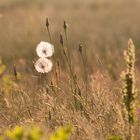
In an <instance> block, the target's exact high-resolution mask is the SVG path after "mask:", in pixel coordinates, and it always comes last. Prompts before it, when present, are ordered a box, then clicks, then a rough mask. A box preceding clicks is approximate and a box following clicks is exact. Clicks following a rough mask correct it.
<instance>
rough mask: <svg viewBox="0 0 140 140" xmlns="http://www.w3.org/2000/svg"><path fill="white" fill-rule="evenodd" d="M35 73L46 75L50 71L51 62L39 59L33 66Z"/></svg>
mask: <svg viewBox="0 0 140 140" xmlns="http://www.w3.org/2000/svg"><path fill="white" fill-rule="evenodd" d="M34 66H35V69H36V70H37V72H40V73H48V72H50V71H51V70H52V66H53V64H52V62H51V61H50V60H49V59H47V58H39V59H38V60H37V61H36V63H35V64H34Z"/></svg>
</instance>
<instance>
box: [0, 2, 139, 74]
mask: <svg viewBox="0 0 140 140" xmlns="http://www.w3.org/2000/svg"><path fill="white" fill-rule="evenodd" d="M139 13H140V1H139V0H133V1H132V0H116V1H112V0H70V1H68V0H61V1H58V0H0V56H1V57H2V58H3V61H4V63H6V64H13V63H18V61H19V60H24V61H28V62H29V63H32V61H34V59H36V57H37V56H36V53H35V49H36V46H37V44H38V43H39V42H40V41H49V37H48V33H47V29H46V27H45V20H46V17H48V18H49V22H50V31H51V36H52V40H53V44H54V46H55V50H56V56H57V58H58V59H59V60H60V61H61V56H60V55H61V53H60V52H61V50H60V48H61V45H60V43H59V40H60V39H59V36H60V33H62V34H64V29H63V21H64V20H66V22H67V23H68V25H69V27H68V42H69V48H70V49H69V50H70V53H71V58H72V61H74V65H78V63H79V60H78V59H77V57H78V45H79V43H83V44H84V46H85V47H84V52H85V54H84V55H86V61H87V65H88V66H90V67H89V71H92V70H95V67H97V68H99V67H100V68H102V67H103V68H104V69H105V68H106V69H107V70H109V71H110V72H111V73H112V74H114V73H116V71H118V70H122V67H121V66H124V64H123V62H124V61H122V60H123V50H124V49H125V48H126V47H127V41H128V39H129V38H132V39H133V41H134V43H135V46H136V53H137V67H139V63H140V61H139V60H138V59H139V56H140V51H139V49H140V18H139Z"/></svg>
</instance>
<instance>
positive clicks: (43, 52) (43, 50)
mask: <svg viewBox="0 0 140 140" xmlns="http://www.w3.org/2000/svg"><path fill="white" fill-rule="evenodd" d="M36 53H37V55H38V56H39V57H41V58H48V57H51V56H52V55H53V53H54V46H53V45H52V44H50V43H48V42H43V41H41V42H40V43H39V44H38V45H37V48H36Z"/></svg>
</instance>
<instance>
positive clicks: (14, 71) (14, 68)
mask: <svg viewBox="0 0 140 140" xmlns="http://www.w3.org/2000/svg"><path fill="white" fill-rule="evenodd" d="M13 73H14V76H15V78H16V79H17V70H16V67H15V65H14V67H13Z"/></svg>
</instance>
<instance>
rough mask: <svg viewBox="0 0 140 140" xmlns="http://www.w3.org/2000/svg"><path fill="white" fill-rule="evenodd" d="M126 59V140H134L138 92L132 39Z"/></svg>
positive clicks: (124, 97) (123, 75) (124, 100)
mask: <svg viewBox="0 0 140 140" xmlns="http://www.w3.org/2000/svg"><path fill="white" fill-rule="evenodd" d="M124 59H125V63H126V70H125V71H123V72H122V75H121V76H122V80H123V89H122V93H123V103H124V111H125V112H124V113H125V119H126V122H127V129H128V130H127V136H126V140H134V135H133V126H134V111H135V108H136V107H135V104H136V96H137V92H136V87H135V46H134V44H133V41H132V40H131V39H129V41H128V48H127V50H126V51H125V52H124Z"/></svg>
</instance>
